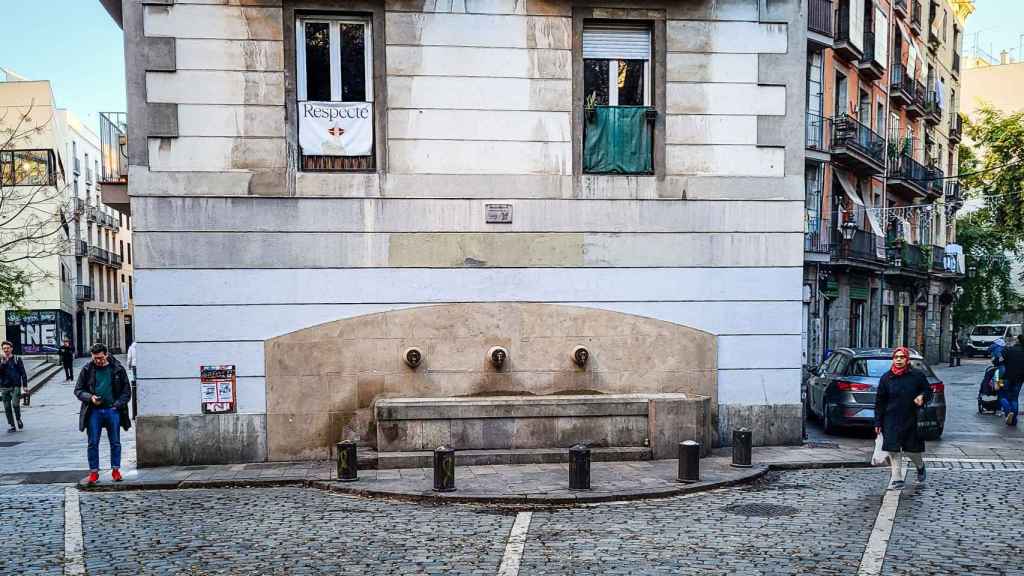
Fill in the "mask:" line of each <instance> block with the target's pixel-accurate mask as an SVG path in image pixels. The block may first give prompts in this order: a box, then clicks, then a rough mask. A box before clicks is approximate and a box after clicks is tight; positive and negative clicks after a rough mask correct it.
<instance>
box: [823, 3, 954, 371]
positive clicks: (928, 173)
mask: <svg viewBox="0 0 1024 576" xmlns="http://www.w3.org/2000/svg"><path fill="white" fill-rule="evenodd" d="M958 8H959V6H953V5H952V3H951V2H949V1H947V0H941V1H934V0H933V1H930V2H929V1H927V0H925V1H924V2H922V1H921V0H892V1H891V2H890V1H887V0H834V1H832V2H826V1H824V0H822V1H817V2H814V1H812V2H809V3H808V66H807V94H808V111H807V122H806V126H807V128H806V131H805V141H806V145H805V148H806V153H805V159H806V174H805V182H806V184H805V190H806V211H807V214H806V216H805V222H806V238H805V243H804V247H805V265H804V282H805V301H804V302H805V314H804V318H805V324H804V331H805V334H806V346H807V349H806V351H805V358H806V362H807V363H808V364H811V365H813V364H816V363H817V362H818V361H820V359H821V358H822V356H823V354H824V353H825V351H827V350H830V349H834V348H836V347H839V346H855V347H856V346H889V345H895V344H907V345H911V346H915V347H917V348H919V349H920V351H921V352H922V353H924V354H925V355H926V356H927V357H928V359H929V360H930V361H936V360H937V359H939V358H941V357H943V355H944V354H946V353H947V351H948V347H949V345H948V344H949V342H950V339H949V337H950V334H951V333H952V326H951V318H952V308H951V307H950V306H949V305H948V304H949V301H950V300H951V294H952V291H953V288H954V286H953V282H954V281H955V278H953V277H951V276H950V275H949V274H947V273H946V270H945V267H944V262H945V261H946V248H945V247H946V245H947V244H953V243H954V238H955V231H954V230H953V225H952V218H951V217H950V210H951V208H949V207H947V206H946V205H945V203H944V201H945V199H946V195H945V194H944V184H945V183H946V182H948V181H950V180H948V179H947V175H955V174H956V172H955V162H954V159H955V144H956V143H957V142H959V139H960V136H959V130H957V129H956V128H957V127H958V126H959V124H957V120H956V119H955V115H954V116H953V119H950V120H946V118H948V117H949V113H948V111H949V109H950V108H951V107H952V106H955V104H953V103H954V102H956V99H957V93H958V91H959V90H958V80H957V78H958V76H957V74H956V73H954V72H953V68H954V67H955V66H954V64H955V62H956V60H958V59H957V58H955V56H956V55H958V54H959V51H960V44H961V43H962V30H963V18H965V16H964V15H962V14H960V13H959V12H957V11H956V10H957V9H958ZM825 14H831V16H832V20H833V22H834V23H833V26H834V34H833V35H832V36H831V37H829V36H828V35H827V34H824V33H823V31H822V27H823V25H824V23H825V22H827V21H828V18H826V17H825ZM922 23H927V24H928V27H927V28H926V27H923V25H922ZM947 127H948V130H947ZM826 131H827V132H826ZM826 133H827V134H830V135H831V137H830V138H829V137H826V136H824V134H826ZM826 248H827V249H826ZM937 263H943V266H942V268H943V270H942V274H944V276H941V277H940V276H937V275H936V274H934V272H938V269H937V266H936V264H937ZM896 264H898V265H896ZM921 310H924V314H923V315H922V314H921V313H920V311H921Z"/></svg>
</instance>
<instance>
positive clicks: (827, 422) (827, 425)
mask: <svg viewBox="0 0 1024 576" xmlns="http://www.w3.org/2000/svg"><path fill="white" fill-rule="evenodd" d="M828 413H829V409H828V406H827V405H823V406H822V408H821V428H822V430H823V431H824V432H825V434H828V435H829V436H834V435H835V433H836V427H835V425H833V424H832V419H831V418H829V417H828Z"/></svg>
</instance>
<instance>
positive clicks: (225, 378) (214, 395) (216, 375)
mask: <svg viewBox="0 0 1024 576" xmlns="http://www.w3.org/2000/svg"><path fill="white" fill-rule="evenodd" d="M236 390H237V383H236V378H235V366H234V365H221V366H200V367H199V401H200V402H201V403H202V407H203V414H232V413H234V412H235V409H236V407H237V404H238V402H237V399H236V395H237V394H236Z"/></svg>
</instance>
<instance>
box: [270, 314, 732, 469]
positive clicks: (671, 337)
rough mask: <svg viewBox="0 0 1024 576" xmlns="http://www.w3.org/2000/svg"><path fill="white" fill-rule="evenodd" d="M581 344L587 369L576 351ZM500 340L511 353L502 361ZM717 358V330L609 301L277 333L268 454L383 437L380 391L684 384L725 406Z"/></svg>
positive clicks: (308, 452) (317, 454) (322, 453)
mask: <svg viewBox="0 0 1024 576" xmlns="http://www.w3.org/2000/svg"><path fill="white" fill-rule="evenodd" d="M578 345H582V346H586V347H587V349H588V350H589V352H590V358H589V362H588V363H587V365H586V366H585V367H584V368H579V367H577V366H576V365H574V364H573V362H572V360H571V355H572V351H573V349H574V348H575V347H576V346H578ZM493 346H502V347H504V348H505V349H506V350H508V353H509V358H508V362H507V363H506V365H505V366H504V367H503V368H502V369H501V370H500V371H499V370H496V369H495V368H494V367H493V366H491V365H490V363H489V362H488V361H487V358H486V357H487V352H488V350H489V349H490V348H491V347H493ZM409 347H417V348H419V349H420V350H421V351H422V352H423V359H422V363H421V365H420V366H418V367H417V368H410V367H409V366H407V365H406V364H405V363H404V362H403V360H402V353H403V351H404V350H405V349H407V348H409ZM716 362H717V346H716V337H715V336H714V335H713V334H710V333H707V332H704V331H701V330H697V329H694V328H690V327H687V326H683V325H679V324H674V323H672V322H667V321H664V320H657V319H654V318H648V317H644V316H636V315H632V314H626V313H622V312H615V311H610V310H604V309H599V308H588V307H580V306H567V305H558V304H534V303H506V302H502V303H479V304H438V305H427V306H419V307H413V308H404V309H396V310H391V311H387V312H381V313H375V314H368V315H364V316H356V317H352V318H345V319H341V320H335V321H331V322H327V323H325V324H320V325H317V326H311V327H309V328H304V329H301V330H298V331H295V332H291V333H289V334H284V335H281V336H277V337H274V338H271V339H268V340H267V341H266V382H267V448H268V456H269V459H270V460H300V459H315V458H326V457H329V455H330V450H331V448H332V447H333V446H334V444H335V443H336V442H338V441H340V440H342V439H348V438H355V439H359V440H360V441H363V442H368V443H372V442H373V441H374V436H375V434H374V432H375V423H374V421H373V409H372V408H373V403H374V401H375V400H376V399H378V398H390V397H442V396H472V395H493V394H523V395H527V394H536V395H549V394H556V393H567V392H568V393H580V392H582V391H589V392H598V393H609V394H612V393H614V394H625V393H647V392H674V393H685V394H691V395H700V396H707V397H710V398H711V403H710V404H711V410H712V412H716V411H717V398H718V387H717V370H716V368H717V366H716ZM712 417H713V418H714V415H712Z"/></svg>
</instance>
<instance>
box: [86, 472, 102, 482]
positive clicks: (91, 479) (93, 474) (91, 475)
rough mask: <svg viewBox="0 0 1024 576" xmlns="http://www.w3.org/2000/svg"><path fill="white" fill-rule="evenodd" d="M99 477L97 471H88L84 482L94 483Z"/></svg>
mask: <svg viewBox="0 0 1024 576" xmlns="http://www.w3.org/2000/svg"><path fill="white" fill-rule="evenodd" d="M99 479H100V473H99V472H89V475H88V476H86V477H85V483H86V484H95V483H96V482H98V481H99Z"/></svg>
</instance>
